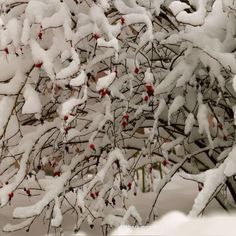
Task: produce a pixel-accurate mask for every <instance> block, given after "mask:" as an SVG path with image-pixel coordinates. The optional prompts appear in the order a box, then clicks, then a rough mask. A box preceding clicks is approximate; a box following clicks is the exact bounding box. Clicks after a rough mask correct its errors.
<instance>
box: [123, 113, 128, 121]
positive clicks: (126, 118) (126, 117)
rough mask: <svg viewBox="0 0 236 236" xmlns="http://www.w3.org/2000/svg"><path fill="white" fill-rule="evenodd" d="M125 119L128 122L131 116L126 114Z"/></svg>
mask: <svg viewBox="0 0 236 236" xmlns="http://www.w3.org/2000/svg"><path fill="white" fill-rule="evenodd" d="M123 118H124V119H125V120H127V121H128V120H129V114H128V113H126V114H125V115H124V116H123Z"/></svg>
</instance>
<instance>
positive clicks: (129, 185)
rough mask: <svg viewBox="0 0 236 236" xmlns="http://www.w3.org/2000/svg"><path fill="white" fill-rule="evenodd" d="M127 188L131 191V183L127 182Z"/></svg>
mask: <svg viewBox="0 0 236 236" xmlns="http://www.w3.org/2000/svg"><path fill="white" fill-rule="evenodd" d="M127 186H128V188H129V190H130V189H131V186H132V183H131V182H129V183H128V185H127Z"/></svg>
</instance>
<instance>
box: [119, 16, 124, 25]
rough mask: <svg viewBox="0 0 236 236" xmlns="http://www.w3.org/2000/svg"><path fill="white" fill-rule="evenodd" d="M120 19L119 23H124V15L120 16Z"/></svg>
mask: <svg viewBox="0 0 236 236" xmlns="http://www.w3.org/2000/svg"><path fill="white" fill-rule="evenodd" d="M120 21H121V24H122V25H124V24H125V18H124V16H122V17H121V18H120Z"/></svg>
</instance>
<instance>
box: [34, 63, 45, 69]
mask: <svg viewBox="0 0 236 236" xmlns="http://www.w3.org/2000/svg"><path fill="white" fill-rule="evenodd" d="M42 65H43V63H42V62H38V63H36V64H34V66H35V67H36V68H41V66H42Z"/></svg>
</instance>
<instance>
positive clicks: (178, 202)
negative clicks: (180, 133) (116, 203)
mask: <svg viewBox="0 0 236 236" xmlns="http://www.w3.org/2000/svg"><path fill="white" fill-rule="evenodd" d="M197 192H198V187H197V184H196V183H193V182H191V181H187V180H184V179H182V178H181V177H179V176H178V175H176V176H175V177H174V178H173V180H172V181H171V182H170V183H168V185H167V186H166V187H165V188H164V190H163V192H162V193H161V195H160V197H159V200H158V204H157V209H156V210H155V213H156V214H157V215H158V216H160V217H161V216H163V215H165V214H166V213H168V212H170V211H181V212H183V213H188V212H189V211H190V209H191V206H192V204H193V201H194V198H195V196H196V194H197ZM144 195H145V196H144ZM25 199H26V196H23V195H19V194H18V195H16V196H15V197H14V201H13V202H12V206H8V207H6V208H3V209H1V210H0V226H1V228H2V226H3V225H5V224H6V223H8V222H13V221H12V219H11V214H12V208H13V207H14V206H16V205H19V204H22V205H29V202H27V201H31V202H32V200H31V199H29V200H27V201H26V200H25ZM153 199H154V195H153V194H150V193H147V194H138V195H137V196H134V197H133V198H132V199H130V201H131V202H132V204H133V205H135V206H136V207H137V210H138V211H139V213H140V214H141V216H142V218H143V222H145V221H146V219H147V215H148V213H149V211H150V208H151V204H152V202H153ZM32 203H33V202H32ZM213 212H223V210H222V209H221V207H220V206H219V205H218V203H217V202H216V201H213V202H212V203H211V204H210V205H209V206H208V208H207V210H206V212H205V215H209V214H212V213H213ZM178 214H179V215H178ZM178 216H179V217H178ZM175 217H176V215H175ZM177 218H179V219H180V221H181V219H182V220H183V222H185V221H186V217H185V216H184V215H182V217H181V214H180V213H177ZM170 219H171V218H169V219H168V221H169V222H171V221H170ZM174 221H175V222H176V219H175V220H174ZM181 223H182V221H181ZM73 224H74V218H73V216H72V215H70V214H68V215H67V216H66V217H65V218H64V219H63V228H64V230H65V236H67V235H71V234H72V233H70V232H71V231H70V230H71V228H73ZM197 224H201V222H200V223H199V222H198V223H197ZM194 227H195V226H193V231H194V230H195V229H194ZM188 228H189V227H187V229H188ZM46 230H47V224H46V225H44V224H43V222H42V220H41V219H38V220H37V222H35V223H34V224H33V226H32V227H31V229H30V231H29V232H28V233H26V232H25V230H22V231H18V232H15V233H10V234H6V233H2V232H1V234H0V235H2V236H7V235H8V236H10V235H11V236H25V235H29V236H40V235H45V234H46ZM82 230H83V231H85V232H87V233H88V235H91V236H92V235H96V236H99V235H102V230H101V228H100V227H96V225H95V228H94V229H93V230H91V229H90V228H89V227H88V226H86V225H84V226H82ZM188 233H189V232H188ZM132 234H134V232H133V233H132ZM132 234H131V235H132ZM77 235H79V234H77ZM121 235H122V234H121ZM139 235H142V233H141V234H139ZM186 235H190V234H186ZM235 235H236V232H235ZM181 236H183V235H181ZM204 236H205V235H204Z"/></svg>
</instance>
